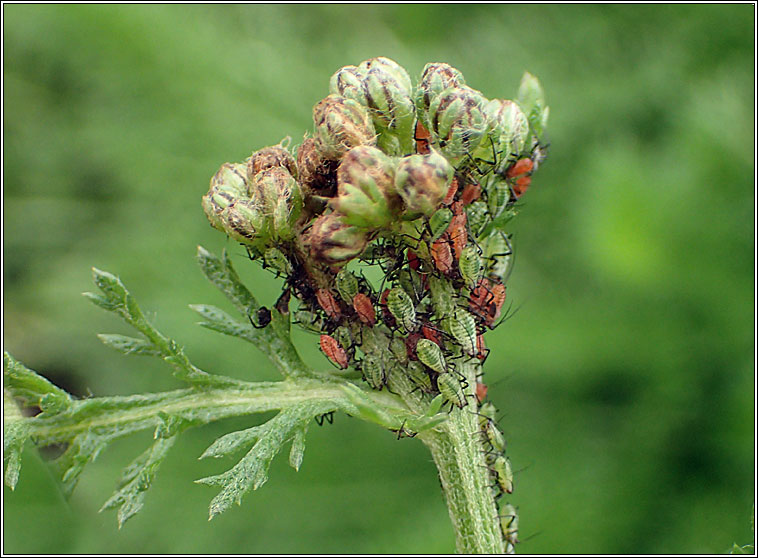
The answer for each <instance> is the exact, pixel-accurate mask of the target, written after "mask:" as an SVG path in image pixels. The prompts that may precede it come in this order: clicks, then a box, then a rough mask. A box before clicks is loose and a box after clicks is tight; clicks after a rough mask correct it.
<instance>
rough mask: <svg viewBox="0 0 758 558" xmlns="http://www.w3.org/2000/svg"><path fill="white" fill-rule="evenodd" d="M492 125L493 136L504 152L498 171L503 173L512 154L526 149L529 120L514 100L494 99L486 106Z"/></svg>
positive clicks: (517, 153) (498, 148) (500, 149)
mask: <svg viewBox="0 0 758 558" xmlns="http://www.w3.org/2000/svg"><path fill="white" fill-rule="evenodd" d="M484 110H485V113H486V114H487V119H488V120H489V122H490V125H491V126H492V132H491V134H492V137H493V141H494V142H495V145H496V146H497V150H498V151H500V152H501V153H502V156H501V161H500V164H499V165H498V169H497V172H499V173H502V172H503V171H504V170H505V167H506V166H507V165H508V164H510V162H509V158H510V156H511V155H519V154H521V153H522V152H523V151H524V146H525V145H526V140H527V138H528V137H529V121H528V120H527V118H526V115H525V114H524V112H523V111H522V110H521V108H519V106H518V105H517V104H516V103H514V102H513V101H504V100H502V99H493V100H491V101H490V102H489V103H487V105H486V106H485V107H484Z"/></svg>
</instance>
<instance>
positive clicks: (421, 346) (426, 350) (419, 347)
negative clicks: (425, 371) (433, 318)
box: [416, 339, 447, 374]
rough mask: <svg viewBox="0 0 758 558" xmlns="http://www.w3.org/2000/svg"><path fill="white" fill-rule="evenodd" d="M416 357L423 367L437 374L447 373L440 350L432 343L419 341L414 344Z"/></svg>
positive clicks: (423, 340)
mask: <svg viewBox="0 0 758 558" xmlns="http://www.w3.org/2000/svg"><path fill="white" fill-rule="evenodd" d="M416 356H418V359H419V360H420V361H421V362H422V363H423V364H424V365H426V366H428V367H429V368H431V369H432V370H434V371H435V372H437V373H438V374H444V373H445V372H446V371H447V363H446V362H445V356H444V355H443V354H442V349H440V346H439V345H437V343H435V342H434V341H430V340H429V339H419V340H418V343H417V344H416Z"/></svg>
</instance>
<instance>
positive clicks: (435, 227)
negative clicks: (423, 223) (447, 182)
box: [429, 207, 453, 242]
mask: <svg viewBox="0 0 758 558" xmlns="http://www.w3.org/2000/svg"><path fill="white" fill-rule="evenodd" d="M452 219H453V212H452V211H450V210H449V209H448V208H447V207H443V208H441V209H438V210H437V211H436V212H435V213H434V215H432V216H431V217H430V218H429V232H430V233H431V236H430V238H429V242H434V241H435V240H437V239H438V238H439V237H440V236H442V233H444V232H445V231H446V230H447V228H448V227H449V226H450V221H451V220H452Z"/></svg>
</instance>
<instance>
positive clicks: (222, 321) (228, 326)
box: [190, 304, 254, 341]
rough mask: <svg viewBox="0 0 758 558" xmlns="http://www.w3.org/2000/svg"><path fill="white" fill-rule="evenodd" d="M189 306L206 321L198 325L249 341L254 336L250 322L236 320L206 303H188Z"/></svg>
mask: <svg viewBox="0 0 758 558" xmlns="http://www.w3.org/2000/svg"><path fill="white" fill-rule="evenodd" d="M190 308H191V309H192V310H194V311H195V312H197V313H198V314H200V316H202V317H203V318H205V320H206V321H204V322H199V325H200V326H202V327H205V328H207V329H211V330H213V331H218V332H219V333H223V334H224V335H231V336H233V337H240V338H242V339H245V340H246V341H251V340H252V338H253V337H254V329H253V326H251V325H250V324H244V323H241V322H238V321H237V320H235V319H234V318H232V317H231V316H230V315H229V314H227V313H226V312H224V311H223V310H221V309H219V308H216V307H215V306H210V305H208V304H190Z"/></svg>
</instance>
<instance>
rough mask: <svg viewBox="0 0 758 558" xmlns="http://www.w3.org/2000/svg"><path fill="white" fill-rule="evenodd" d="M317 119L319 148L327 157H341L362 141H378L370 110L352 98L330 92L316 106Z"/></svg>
mask: <svg viewBox="0 0 758 558" xmlns="http://www.w3.org/2000/svg"><path fill="white" fill-rule="evenodd" d="M313 122H314V123H315V125H316V141H317V145H318V149H319V151H320V152H321V154H322V155H323V156H324V157H325V158H327V159H333V160H337V159H340V158H342V156H343V155H344V154H345V153H347V152H348V151H349V150H350V149H351V148H353V147H357V146H359V145H375V144H376V131H375V130H374V125H373V124H372V122H371V118H370V117H369V115H368V111H367V110H366V108H365V107H363V106H361V105H360V104H359V103H357V102H356V101H354V100H352V99H347V98H345V97H341V96H339V95H329V96H328V97H326V98H325V99H323V100H321V101H320V102H319V103H318V104H317V105H316V106H315V107H313Z"/></svg>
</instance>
